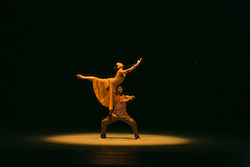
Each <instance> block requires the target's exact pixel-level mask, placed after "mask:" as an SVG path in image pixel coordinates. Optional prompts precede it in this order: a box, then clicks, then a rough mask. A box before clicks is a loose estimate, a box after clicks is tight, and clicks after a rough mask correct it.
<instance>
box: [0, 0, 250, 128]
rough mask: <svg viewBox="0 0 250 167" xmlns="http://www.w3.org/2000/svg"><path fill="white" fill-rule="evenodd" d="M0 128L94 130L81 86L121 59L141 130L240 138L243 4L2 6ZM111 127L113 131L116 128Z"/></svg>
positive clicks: (93, 110)
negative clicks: (203, 132) (220, 133)
mask: <svg viewBox="0 0 250 167" xmlns="http://www.w3.org/2000/svg"><path fill="white" fill-rule="evenodd" d="M1 6H2V8H3V10H2V11H3V13H4V15H3V24H2V26H1V29H2V37H3V38H2V39H3V42H4V44H3V45H2V56H3V57H2V60H3V61H2V62H3V63H4V64H3V66H2V67H4V69H3V70H2V71H1V73H2V79H1V92H2V93H1V94H2V97H3V98H2V104H3V105H1V108H2V109H1V113H2V116H1V119H2V121H1V124H2V127H13V128H16V127H23V128H34V129H39V128H57V127H65V128H66V127H67V128H71V127H72V128H79V129H81V128H83V129H84V128H86V127H87V128H89V127H92V128H97V129H98V128H99V126H100V121H101V119H103V118H104V117H105V116H106V115H107V113H108V112H107V110H106V109H105V108H103V107H102V106H101V105H100V104H99V103H98V102H97V100H96V99H95V97H94V94H93V92H92V87H91V82H89V81H83V80H78V79H77V78H76V77H75V76H76V74H77V73H78V72H79V73H82V74H88V75H95V76H99V77H111V76H114V73H115V71H114V69H113V67H114V64H115V62H116V61H117V60H121V61H122V62H123V63H124V64H125V65H126V67H130V65H132V64H133V63H135V61H136V60H137V59H138V58H139V57H143V62H142V64H141V65H140V67H138V69H136V70H135V71H133V72H132V73H130V74H128V75H127V77H126V79H125V81H124V83H123V84H122V85H123V87H124V90H125V92H126V93H132V94H134V95H135V96H136V99H135V100H134V101H132V102H130V103H129V105H128V112H129V113H130V115H131V116H132V117H133V118H135V120H136V121H137V124H138V126H139V128H141V129H162V130H166V131H167V130H170V129H171V130H172V129H182V130H212V131H214V130H222V131H245V130H247V122H248V120H247V119H248V118H247V108H246V107H247V105H246V102H247V100H246V99H245V97H246V95H247V91H248V90H249V88H248V82H247V78H248V70H247V65H246V62H247V61H248V60H249V58H248V56H249V55H248V54H247V51H248V48H247V39H248V37H249V36H248V35H247V34H248V33H249V32H248V31H247V29H249V20H248V19H247V17H248V16H249V10H248V8H249V3H248V2H247V1H214V2H212V1H198V2H195V1H193V2H186V1H105V2H104V1H98V2H93V1H49V2H45V1H41V2H37V1H34V2H27V1H16V2H6V3H4V4H2V5H1ZM117 126H119V123H118V124H117Z"/></svg>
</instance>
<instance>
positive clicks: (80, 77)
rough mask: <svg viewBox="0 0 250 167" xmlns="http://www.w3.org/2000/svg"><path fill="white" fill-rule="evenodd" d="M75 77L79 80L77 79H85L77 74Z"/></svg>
mask: <svg viewBox="0 0 250 167" xmlns="http://www.w3.org/2000/svg"><path fill="white" fill-rule="evenodd" d="M76 77H77V78H79V79H85V77H84V76H83V75H81V74H77V75H76Z"/></svg>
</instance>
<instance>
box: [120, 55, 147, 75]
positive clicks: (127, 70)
mask: <svg viewBox="0 0 250 167" xmlns="http://www.w3.org/2000/svg"><path fill="white" fill-rule="evenodd" d="M141 61H142V58H140V59H138V60H137V62H136V64H134V65H133V66H132V67H130V68H128V69H126V70H120V72H121V73H123V74H127V73H129V72H131V71H133V70H134V69H135V68H136V67H137V66H138V65H139V64H140V63H141Z"/></svg>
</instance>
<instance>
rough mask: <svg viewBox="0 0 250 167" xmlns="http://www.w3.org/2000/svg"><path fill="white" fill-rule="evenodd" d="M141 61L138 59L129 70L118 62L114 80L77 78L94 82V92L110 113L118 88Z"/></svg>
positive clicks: (89, 77) (79, 75)
mask: <svg viewBox="0 0 250 167" xmlns="http://www.w3.org/2000/svg"><path fill="white" fill-rule="evenodd" d="M141 61H142V58H140V59H138V60H137V62H136V64H134V65H133V66H132V67H130V68H128V69H123V67H124V65H123V64H122V63H121V62H117V63H116V68H117V69H118V70H117V72H116V75H115V77H114V78H106V79H102V78H97V77H94V76H83V75H81V74H77V76H76V77H77V78H79V79H87V80H90V81H92V85H93V90H94V93H95V95H96V97H97V99H98V101H99V102H100V103H101V104H102V105H103V106H105V107H107V108H108V109H109V111H112V110H113V106H114V104H113V102H114V94H115V92H116V88H117V87H118V86H119V85H120V84H121V83H122V82H123V81H124V79H125V76H126V74H127V73H129V72H131V71H133V70H134V69H135V68H136V67H137V66H138V65H139V64H140V63H141Z"/></svg>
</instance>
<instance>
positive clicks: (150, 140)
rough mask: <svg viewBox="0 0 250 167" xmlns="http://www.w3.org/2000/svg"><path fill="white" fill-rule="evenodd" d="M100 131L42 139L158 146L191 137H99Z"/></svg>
mask: <svg viewBox="0 0 250 167" xmlns="http://www.w3.org/2000/svg"><path fill="white" fill-rule="evenodd" d="M99 136H100V133H81V134H63V135H53V136H47V137H44V138H43V139H42V141H44V142H46V143H55V144H67V145H95V146H159V145H183V144H188V143H191V141H192V140H191V139H187V138H182V137H176V136H171V135H161V134H140V139H141V140H136V139H134V135H133V134H131V133H108V134H107V138H101V139H99V138H98V137H99Z"/></svg>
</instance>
